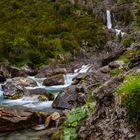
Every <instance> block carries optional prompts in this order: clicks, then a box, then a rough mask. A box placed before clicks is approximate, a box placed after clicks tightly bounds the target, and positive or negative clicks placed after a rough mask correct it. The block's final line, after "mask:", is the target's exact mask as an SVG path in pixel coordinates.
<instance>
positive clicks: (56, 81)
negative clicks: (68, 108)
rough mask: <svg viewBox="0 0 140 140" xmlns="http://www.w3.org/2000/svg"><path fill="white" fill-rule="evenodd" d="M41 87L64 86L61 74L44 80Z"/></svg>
mask: <svg viewBox="0 0 140 140" xmlns="http://www.w3.org/2000/svg"><path fill="white" fill-rule="evenodd" d="M43 85H45V86H53V85H64V76H63V74H58V75H54V76H51V77H49V78H47V79H45V80H44V82H43Z"/></svg>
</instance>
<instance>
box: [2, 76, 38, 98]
mask: <svg viewBox="0 0 140 140" xmlns="http://www.w3.org/2000/svg"><path fill="white" fill-rule="evenodd" d="M29 86H30V87H35V86H37V83H36V82H35V81H34V80H32V79H30V78H27V77H15V78H13V79H11V80H10V81H8V82H7V83H6V84H4V85H2V90H3V95H4V97H5V98H10V99H12V98H13V99H15V98H16V99H17V98H20V97H22V96H23V94H24V91H25V87H29Z"/></svg>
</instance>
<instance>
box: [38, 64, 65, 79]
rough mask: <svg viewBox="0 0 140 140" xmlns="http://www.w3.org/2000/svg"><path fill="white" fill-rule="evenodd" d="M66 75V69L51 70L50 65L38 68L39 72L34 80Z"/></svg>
mask: <svg viewBox="0 0 140 140" xmlns="http://www.w3.org/2000/svg"><path fill="white" fill-rule="evenodd" d="M65 73H67V70H66V68H59V67H58V68H53V67H52V66H50V65H43V66H41V67H40V70H39V72H38V74H37V75H36V78H44V77H49V76H53V75H56V74H65Z"/></svg>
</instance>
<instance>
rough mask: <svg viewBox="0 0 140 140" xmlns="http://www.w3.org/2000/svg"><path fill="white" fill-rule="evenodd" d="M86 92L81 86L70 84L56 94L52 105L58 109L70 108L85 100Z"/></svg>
mask: <svg viewBox="0 0 140 140" xmlns="http://www.w3.org/2000/svg"><path fill="white" fill-rule="evenodd" d="M86 92H87V91H86V89H85V88H84V87H82V86H79V87H78V86H76V85H71V86H69V87H68V88H66V89H65V90H64V91H62V92H60V93H59V94H58V96H57V97H56V98H55V100H54V101H53V104H52V106H53V107H54V108H58V109H72V108H74V107H76V106H77V105H80V104H84V103H85V102H86Z"/></svg>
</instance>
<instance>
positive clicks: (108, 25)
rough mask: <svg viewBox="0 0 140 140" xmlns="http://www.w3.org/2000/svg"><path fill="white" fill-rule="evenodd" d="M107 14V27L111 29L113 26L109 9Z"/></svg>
mask: <svg viewBox="0 0 140 140" xmlns="http://www.w3.org/2000/svg"><path fill="white" fill-rule="evenodd" d="M106 15H107V28H108V29H111V28H112V20H111V12H110V11H109V10H107V11H106Z"/></svg>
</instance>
